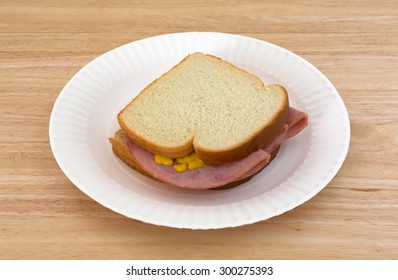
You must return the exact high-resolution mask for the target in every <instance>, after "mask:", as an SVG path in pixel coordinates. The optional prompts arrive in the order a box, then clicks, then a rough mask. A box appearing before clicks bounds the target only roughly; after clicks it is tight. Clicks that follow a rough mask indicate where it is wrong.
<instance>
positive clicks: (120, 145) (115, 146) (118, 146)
mask: <svg viewBox="0 0 398 280" xmlns="http://www.w3.org/2000/svg"><path fill="white" fill-rule="evenodd" d="M108 140H109V142H110V143H111V144H112V151H113V152H114V153H115V155H116V156H118V157H119V158H120V159H121V160H122V161H123V162H124V163H126V164H127V165H128V166H130V167H131V168H133V169H134V170H136V171H137V172H139V173H141V174H143V175H145V176H147V177H148V178H150V179H153V180H156V181H158V182H160V181H159V180H158V179H156V178H155V177H153V176H152V175H151V174H149V173H148V172H146V171H145V170H143V169H142V168H141V167H140V166H139V164H138V163H137V162H136V160H135V159H134V157H133V156H132V155H131V153H130V150H129V148H128V146H127V138H126V135H125V134H124V132H123V131H122V130H121V129H120V130H118V131H117V132H116V133H115V135H114V137H110V138H108ZM278 151H279V146H278V147H277V148H276V149H275V150H274V151H273V152H272V153H271V158H270V161H269V162H268V163H267V164H266V165H265V166H264V167H263V168H262V169H261V170H263V169H264V168H265V167H266V166H267V165H268V164H269V163H270V162H271V161H272V160H273V159H274V158H275V157H276V155H277V153H278ZM261 170H260V171H258V172H257V173H255V174H253V175H251V176H249V177H247V178H244V179H241V180H238V181H235V182H231V183H228V184H225V185H223V186H220V187H217V188H212V189H211V190H223V189H231V188H234V187H237V186H239V185H241V184H243V183H245V182H247V181H249V180H250V179H251V178H253V176H255V175H256V174H258V173H259V172H261Z"/></svg>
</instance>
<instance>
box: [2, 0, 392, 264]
mask: <svg viewBox="0 0 398 280" xmlns="http://www.w3.org/2000/svg"><path fill="white" fill-rule="evenodd" d="M181 31H220V32H228V33H237V34H241V35H246V36H250V37H254V38H258V39H262V40H266V41H269V42H272V43H274V44H277V45H280V46H282V47H284V48H287V49H289V50H291V51H293V52H295V53H297V54H298V55H300V56H302V57H303V58H305V59H307V60H308V61H310V62H311V63H312V64H314V65H315V66H316V67H317V68H319V69H320V70H321V71H322V72H323V73H324V74H325V75H326V76H327V77H328V78H329V79H330V80H331V82H332V83H333V84H334V85H335V86H336V88H337V89H338V91H339V93H340V94H341V96H342V98H343V100H344V102H345V104H346V107H347V109H348V112H349V115H350V122H351V129H352V131H351V133H352V136H351V144H350V150H349V153H348V156H347V159H346V161H345V163H344V164H343V166H342V168H341V170H340V171H339V173H338V174H337V176H336V177H335V178H334V179H333V180H332V182H331V183H330V184H329V185H328V186H327V187H326V188H325V189H324V190H322V191H321V192H320V193H319V194H318V195H317V196H315V197H314V198H313V199H311V200H310V201H308V202H307V203H305V204H303V205H301V206H299V207H297V208H296V209H294V210H292V211H289V212H287V213H285V214H283V215H281V216H278V217H274V218H272V219H269V220H267V221H263V222H259V223H256V224H253V225H248V226H244V227H238V228H232V229H222V230H209V231H193V230H178V229H172V228H166V227H158V226H153V225H149V224H145V223H142V222H139V221H135V220H132V219H128V218H125V217H123V216H121V215H119V214H116V213H114V212H112V211H110V210H108V209H106V208H105V207H102V206H101V205H99V204H98V203H96V202H95V201H93V200H92V199H91V198H89V197H88V196H86V195H85V194H83V193H82V192H81V191H80V190H79V189H78V188H77V187H75V186H74V185H73V184H72V183H71V182H70V181H69V179H68V178H67V177H66V176H65V175H64V174H63V173H62V171H61V170H60V169H59V167H58V165H57V163H56V161H55V159H54V157H53V155H52V152H51V149H50V145H49V137H48V124H49V117H50V113H51V110H52V106H53V104H54V101H55V99H56V98H57V96H58V94H59V93H60V91H61V89H62V88H63V86H64V85H65V84H66V83H67V82H68V81H69V79H70V78H71V77H72V76H73V75H74V74H75V73H76V72H77V71H78V70H79V69H80V68H81V67H83V66H84V65H85V64H87V63H88V62H89V61H90V60H92V59H94V58H95V57H97V56H98V55H100V54H102V53H104V52H106V51H108V50H111V49H113V48H115V47H118V46H120V45H122V44H125V43H128V42H131V41H135V40H138V39H142V38H146V37H150V36H155V35H159V34H165V33H171V32H181ZM0 114H1V119H0V258H1V259H398V148H397V147H398V145H397V144H398V2H397V1H394V0H384V1H364V0H354V1H350V0H344V1H341V0H338V1H332V0H330V1H325V0H318V1H315V0H313V1H312V0H304V1H293V0H271V1H220V0H212V1H192V0H191V1H160V0H158V1H122V0H118V1H105V0H102V1H94V0H91V1H80V0H79V1H78V0H74V1H62V0H61V1H22V0H12V1H11V0H10V1H4V0H0Z"/></svg>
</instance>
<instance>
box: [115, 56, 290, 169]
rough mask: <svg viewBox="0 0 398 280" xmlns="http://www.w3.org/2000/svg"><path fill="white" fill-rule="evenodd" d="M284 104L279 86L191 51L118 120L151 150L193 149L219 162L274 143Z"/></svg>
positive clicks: (179, 152) (180, 152)
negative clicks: (268, 83)
mask: <svg viewBox="0 0 398 280" xmlns="http://www.w3.org/2000/svg"><path fill="white" fill-rule="evenodd" d="M288 108H289V105H288V95H287V92H286V90H285V89H284V88H283V87H282V86H279V85H269V86H264V84H263V82H262V81H261V80H260V79H259V78H258V77H256V76H254V75H252V74H250V73H248V72H246V71H244V70H242V69H240V68H238V67H236V66H234V65H232V64H230V63H228V62H226V61H223V60H221V59H220V58H217V57H214V56H211V55H205V54H202V53H195V54H192V55H189V56H187V57H186V58H185V59H184V60H182V61H181V62H180V63H179V64H178V65H176V66H174V67H173V68H172V69H171V70H169V71H168V72H166V73H165V74H163V75H162V76H161V77H159V78H158V79H156V80H155V81H154V82H152V83H151V84H150V85H148V86H147V87H146V88H145V89H144V90H143V91H142V92H141V93H140V94H139V95H138V96H137V97H136V98H134V100H133V101H132V102H130V103H129V104H128V105H127V106H126V107H125V108H124V109H123V110H122V111H121V112H120V113H119V114H118V121H119V124H120V126H121V128H122V129H123V131H124V133H125V134H126V135H127V136H128V137H129V138H130V139H131V140H133V141H134V142H136V143H137V144H138V145H140V146H141V147H142V148H144V149H146V150H148V151H150V152H152V153H154V154H160V155H163V156H168V157H171V158H178V157H182V156H185V155H187V154H189V153H191V152H192V151H195V152H196V154H197V155H198V157H199V158H201V159H202V160H203V161H204V162H206V163H208V164H222V163H226V162H230V161H234V160H238V159H241V158H243V157H245V156H247V155H249V154H250V153H251V152H253V151H254V150H257V149H258V148H261V147H262V146H264V145H265V144H267V143H268V142H270V141H272V139H274V138H275V137H276V136H277V135H278V134H279V133H280V131H281V130H282V128H283V126H284V125H285V123H286V121H287V116H288Z"/></svg>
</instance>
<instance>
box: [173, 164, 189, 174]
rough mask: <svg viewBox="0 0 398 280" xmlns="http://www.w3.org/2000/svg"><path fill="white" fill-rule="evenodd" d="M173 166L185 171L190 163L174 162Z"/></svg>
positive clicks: (176, 169)
mask: <svg viewBox="0 0 398 280" xmlns="http://www.w3.org/2000/svg"><path fill="white" fill-rule="evenodd" d="M173 167H174V169H175V171H177V172H185V171H186V170H187V167H188V164H186V163H185V162H184V163H179V164H174V165H173Z"/></svg>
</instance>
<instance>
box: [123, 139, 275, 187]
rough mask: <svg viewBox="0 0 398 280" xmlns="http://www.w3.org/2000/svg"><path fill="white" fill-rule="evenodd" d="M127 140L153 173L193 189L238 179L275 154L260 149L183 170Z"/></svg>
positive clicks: (132, 149)
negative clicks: (220, 162)
mask: <svg viewBox="0 0 398 280" xmlns="http://www.w3.org/2000/svg"><path fill="white" fill-rule="evenodd" d="M127 144H128V146H129V149H130V152H131V154H132V156H133V157H134V158H135V160H136V162H137V164H139V165H140V167H141V168H142V169H144V170H145V171H147V172H148V173H149V174H151V175H152V176H153V177H155V178H156V179H158V180H160V181H162V182H165V183H167V184H170V185H174V186H177V187H182V188H190V189H210V188H216V187H220V186H223V185H226V184H228V183H231V182H235V181H237V180H239V179H240V178H241V177H242V176H243V175H244V174H246V173H247V172H249V171H250V170H252V169H253V168H255V167H257V165H259V164H260V165H261V164H263V166H265V164H267V163H268V162H269V160H270V157H271V156H270V154H268V153H267V152H265V151H264V150H262V149H260V150H257V151H255V152H253V153H251V154H250V155H249V156H247V157H245V158H244V159H242V160H239V161H235V162H231V163H227V164H223V165H206V166H204V167H202V168H197V169H193V170H188V171H185V172H182V173H179V172H176V171H175V170H174V168H173V166H165V165H160V164H157V163H156V162H155V161H154V159H153V157H154V156H153V154H152V153H150V152H148V151H146V150H144V149H142V148H140V147H139V146H138V145H137V144H135V143H134V142H132V141H131V140H129V139H128V141H127Z"/></svg>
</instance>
